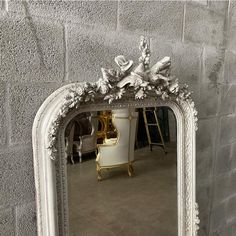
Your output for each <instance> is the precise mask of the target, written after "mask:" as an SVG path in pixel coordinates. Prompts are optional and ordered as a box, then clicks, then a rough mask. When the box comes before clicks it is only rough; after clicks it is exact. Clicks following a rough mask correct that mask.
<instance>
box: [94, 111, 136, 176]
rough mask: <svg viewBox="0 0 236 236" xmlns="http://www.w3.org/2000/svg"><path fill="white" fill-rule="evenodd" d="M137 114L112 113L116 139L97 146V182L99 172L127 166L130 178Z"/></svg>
mask: <svg viewBox="0 0 236 236" xmlns="http://www.w3.org/2000/svg"><path fill="white" fill-rule="evenodd" d="M137 117H138V112H134V111H130V110H128V109H120V110H113V111H112V122H113V125H114V127H115V128H116V130H117V134H118V135H117V138H112V139H105V141H104V143H103V144H99V145H97V147H98V153H97V158H96V163H97V173H98V180H101V178H102V177H101V170H102V169H110V168H114V167H119V166H121V165H127V168H128V174H129V176H132V174H133V167H132V162H133V161H134V145H135V136H136V126H137Z"/></svg>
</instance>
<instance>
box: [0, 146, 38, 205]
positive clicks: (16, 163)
mask: <svg viewBox="0 0 236 236" xmlns="http://www.w3.org/2000/svg"><path fill="white" fill-rule="evenodd" d="M32 155H33V154H32V148H31V147H29V148H21V147H17V148H14V147H12V149H7V150H5V151H4V150H3V151H1V152H0V165H1V172H0V189H1V194H0V206H15V205H18V204H23V203H27V202H29V201H34V194H35V185H34V172H33V158H32Z"/></svg>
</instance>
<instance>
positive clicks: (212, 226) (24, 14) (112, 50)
mask: <svg viewBox="0 0 236 236" xmlns="http://www.w3.org/2000/svg"><path fill="white" fill-rule="evenodd" d="M0 3H1V4H0V47H1V65H0V114H1V115H0V189H1V194H0V222H1V224H0V235H4V236H5V235H6V236H9V235H17V236H27V235H29V236H33V235H36V215H35V194H34V193H35V189H34V175H33V156H32V144H31V128H32V124H33V119H34V116H35V114H36V112H37V110H38V108H39V106H40V105H41V104H42V102H43V101H44V99H45V98H46V97H47V96H49V94H51V93H52V92H53V91H54V90H56V89H57V88H58V87H60V86H62V85H63V84H66V83H69V82H71V81H85V80H87V81H94V80H96V79H98V78H99V76H101V73H100V67H101V66H103V67H108V68H109V67H113V66H114V65H115V64H114V57H115V56H116V55H118V54H124V55H125V56H126V57H127V58H132V59H134V60H135V62H137V60H138V57H139V55H140V53H139V50H138V44H139V37H140V35H142V34H144V35H147V36H149V37H150V39H151V50H152V62H153V63H154V62H155V61H156V60H157V59H160V58H161V57H163V56H167V55H168V56H171V58H172V73H173V74H175V75H176V76H178V77H179V80H180V82H181V83H185V82H187V83H188V84H189V87H190V89H191V90H193V91H194V95H193V98H194V100H195V102H196V106H197V109H198V111H199V130H198V133H197V200H198V202H199V207H200V219H201V228H200V231H199V235H200V236H206V235H207V236H208V235H210V236H213V235H214V236H215V235H224V236H233V235H235V232H236V208H235V205H236V132H235V131H236V128H235V127H236V66H235V65H236V44H235V40H236V3H235V2H234V1H228V0H227V1H213V0H204V1H161V2H160V1H132V2H131V1H66V0H64V1H51V0H48V1H40V0H28V1H23V0H22V1H21V0H1V1H0Z"/></svg>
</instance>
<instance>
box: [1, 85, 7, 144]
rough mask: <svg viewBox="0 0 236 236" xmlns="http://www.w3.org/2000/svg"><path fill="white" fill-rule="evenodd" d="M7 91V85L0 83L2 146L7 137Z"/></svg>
mask: <svg viewBox="0 0 236 236" xmlns="http://www.w3.org/2000/svg"><path fill="white" fill-rule="evenodd" d="M6 89H7V86H6V83H4V82H0V146H1V145H4V144H5V143H6V135H7V121H6V102H7V101H6Z"/></svg>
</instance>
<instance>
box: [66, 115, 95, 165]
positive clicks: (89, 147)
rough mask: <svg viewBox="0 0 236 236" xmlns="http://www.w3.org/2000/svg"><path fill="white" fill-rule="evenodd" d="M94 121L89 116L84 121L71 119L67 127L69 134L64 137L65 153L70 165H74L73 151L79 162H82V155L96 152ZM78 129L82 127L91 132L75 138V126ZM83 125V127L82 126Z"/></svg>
mask: <svg viewBox="0 0 236 236" xmlns="http://www.w3.org/2000/svg"><path fill="white" fill-rule="evenodd" d="M94 122H95V121H94V119H93V117H92V116H91V115H90V116H89V117H87V118H86V119H84V118H83V119H81V118H80V117H79V118H77V119H73V120H72V121H71V124H69V125H68V128H69V132H68V136H66V137H65V138H66V153H67V156H69V157H70V160H71V162H72V164H74V157H73V150H74V151H75V152H77V153H78V155H79V161H80V162H82V155H83V154H86V153H90V152H94V151H96V148H97V146H96V145H97V140H96V124H95V125H94ZM76 124H77V126H78V127H79V129H80V130H82V129H83V126H86V128H88V127H90V128H89V129H90V130H91V131H90V132H89V134H81V135H79V136H78V137H77V138H75V125H76ZM82 124H83V125H82Z"/></svg>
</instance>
